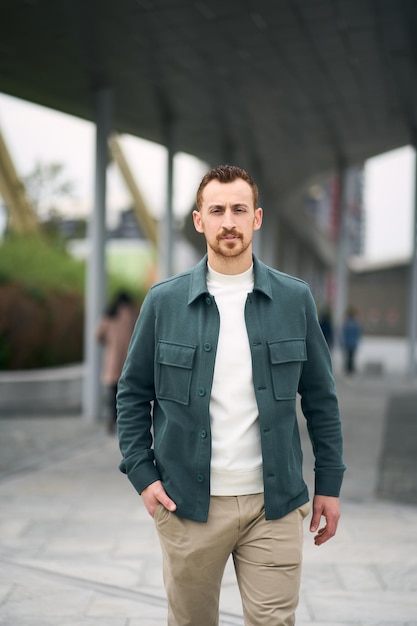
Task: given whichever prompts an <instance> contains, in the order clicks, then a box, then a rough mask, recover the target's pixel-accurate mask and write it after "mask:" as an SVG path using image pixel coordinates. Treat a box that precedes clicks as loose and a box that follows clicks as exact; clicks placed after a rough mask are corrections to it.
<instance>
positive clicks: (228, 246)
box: [209, 230, 252, 257]
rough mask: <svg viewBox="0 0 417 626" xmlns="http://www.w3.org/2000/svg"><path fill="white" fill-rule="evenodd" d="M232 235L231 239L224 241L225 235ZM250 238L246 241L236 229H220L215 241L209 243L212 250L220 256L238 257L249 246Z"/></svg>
mask: <svg viewBox="0 0 417 626" xmlns="http://www.w3.org/2000/svg"><path fill="white" fill-rule="evenodd" d="M228 236H232V237H233V239H230V240H229V241H225V239H224V238H225V237H228ZM251 241H252V240H248V241H246V240H245V239H244V237H243V235H242V234H241V233H238V232H237V231H236V230H231V231H222V232H221V233H220V234H219V235H218V236H217V237H216V240H215V242H213V244H212V245H210V244H209V245H210V248H211V249H212V251H213V252H214V253H215V254H216V255H219V256H222V257H238V256H240V255H241V254H244V253H245V252H246V250H247V249H248V248H249V246H250V244H251Z"/></svg>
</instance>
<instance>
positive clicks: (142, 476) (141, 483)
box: [120, 463, 161, 494]
mask: <svg viewBox="0 0 417 626" xmlns="http://www.w3.org/2000/svg"><path fill="white" fill-rule="evenodd" d="M120 469H121V471H122V472H123V469H122V468H120ZM124 473H127V477H128V479H129V480H130V482H131V483H132V485H133V486H134V488H135V489H136V491H137V492H138V493H139V494H141V493H142V491H143V490H144V489H146V487H149V485H150V484H151V483H154V482H156V481H157V480H161V477H160V475H159V472H158V470H157V469H156V467H155V465H154V464H153V463H149V465H146V467H144V466H143V465H142V466H141V468H140V469H139V470H135V471H132V472H126V471H124Z"/></svg>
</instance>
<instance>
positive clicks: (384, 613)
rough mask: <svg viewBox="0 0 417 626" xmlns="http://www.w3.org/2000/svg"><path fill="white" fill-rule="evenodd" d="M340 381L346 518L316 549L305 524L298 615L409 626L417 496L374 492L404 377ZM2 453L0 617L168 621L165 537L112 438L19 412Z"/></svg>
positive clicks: (89, 623)
mask: <svg viewBox="0 0 417 626" xmlns="http://www.w3.org/2000/svg"><path fill="white" fill-rule="evenodd" d="M338 390H339V396H340V402H341V407H342V413H343V421H344V431H345V448H346V463H347V465H348V468H349V469H348V472H347V474H346V481H345V487H344V492H343V506H342V519H341V523H340V528H339V532H338V534H337V536H336V537H335V538H334V539H333V540H332V541H331V542H329V543H328V544H326V545H324V546H322V547H320V548H316V547H315V546H314V544H313V541H312V537H311V536H310V534H309V532H308V528H307V524H306V533H305V534H306V536H305V548H304V571H303V579H302V588H301V597H300V605H299V608H298V611H297V626H417V507H416V506H412V505H408V504H407V503H396V502H393V501H391V500H389V499H386V500H380V499H377V498H376V497H375V488H376V484H377V481H378V474H379V464H380V453H381V445H382V441H383V434H384V427H385V412H386V405H387V401H388V399H389V398H390V397H391V395H392V393H394V392H395V393H397V394H401V393H402V392H409V390H410V382H409V381H407V380H406V379H405V378H404V377H395V376H390V377H388V378H377V379H372V378H368V379H366V378H364V377H363V376H360V377H358V378H357V379H354V380H349V381H345V380H343V379H342V378H339V379H338ZM300 421H301V422H302V421H303V420H302V418H301V419H300ZM302 426H303V424H302ZM302 437H303V441H304V449H305V466H306V478H307V481H308V482H309V483H310V484H311V482H312V472H311V470H310V466H311V460H312V456H311V452H310V451H309V444H308V441H307V438H306V433H305V431H304V429H303V430H302ZM0 458H1V459H2V461H0V625H2V626H29V625H30V626H162V625H163V624H166V602H165V595H164V589H163V581H162V573H161V556H160V551H159V545H158V542H157V538H156V534H155V531H154V527H153V523H152V521H151V519H150V518H149V517H148V515H147V513H146V511H145V510H144V507H143V506H142V503H141V500H140V498H138V497H137V496H136V494H135V493H134V491H133V488H132V487H131V486H130V484H129V483H128V481H127V479H126V478H125V477H124V476H123V475H122V474H120V473H119V472H118V470H117V465H118V461H119V452H118V448H117V442H116V439H115V438H113V437H108V436H107V435H106V434H105V431H104V427H103V426H102V425H100V424H99V425H88V424H85V423H84V422H83V421H82V420H81V418H80V417H77V416H74V417H59V418H49V419H44V418H39V417H37V418H30V417H29V418H19V417H14V418H13V419H12V418H10V419H3V420H0ZM241 615H242V612H241V606H240V599H239V595H238V592H237V587H236V583H235V579H234V573H233V569H232V567H231V565H230V564H228V566H227V569H226V572H225V577H224V581H223V586H222V595H221V622H220V623H221V626H226V625H242V624H243V620H242V617H241ZM196 626H198V625H196Z"/></svg>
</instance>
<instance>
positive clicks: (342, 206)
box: [333, 168, 349, 337]
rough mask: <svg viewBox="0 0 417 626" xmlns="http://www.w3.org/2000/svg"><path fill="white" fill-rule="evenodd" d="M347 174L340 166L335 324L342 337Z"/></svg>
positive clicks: (345, 282) (346, 235)
mask: <svg viewBox="0 0 417 626" xmlns="http://www.w3.org/2000/svg"><path fill="white" fill-rule="evenodd" d="M347 176H348V170H347V169H346V168H340V170H339V177H340V194H339V207H338V210H339V235H338V242H337V259H336V294H335V302H334V315H333V319H334V326H335V331H336V333H335V334H336V337H340V332H341V329H342V326H343V320H344V316H345V312H346V307H347V298H348V280H349V270H348V257H349V249H348V243H349V242H348V211H347Z"/></svg>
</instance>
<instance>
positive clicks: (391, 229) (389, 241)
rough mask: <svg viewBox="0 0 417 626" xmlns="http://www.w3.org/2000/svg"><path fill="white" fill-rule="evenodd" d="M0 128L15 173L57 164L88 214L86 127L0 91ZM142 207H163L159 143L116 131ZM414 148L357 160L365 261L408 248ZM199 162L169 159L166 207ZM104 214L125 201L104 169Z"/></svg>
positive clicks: (180, 210)
mask: <svg viewBox="0 0 417 626" xmlns="http://www.w3.org/2000/svg"><path fill="white" fill-rule="evenodd" d="M0 129H1V130H2V133H3V135H4V137H5V139H6V142H7V145H8V148H9V151H10V152H11V155H12V158H13V160H14V162H15V166H16V168H17V170H18V173H19V175H21V176H25V175H27V174H28V173H29V172H30V171H31V170H33V167H34V164H35V162H36V160H41V161H43V162H46V163H48V162H49V163H50V162H59V163H63V164H64V165H65V171H66V173H67V178H68V179H69V180H71V181H73V182H74V183H75V192H76V196H77V198H76V200H75V202H74V201H72V203H71V211H72V212H73V213H78V214H84V215H85V214H86V213H87V212H89V210H90V208H91V204H92V196H93V180H94V179H93V163H94V138H95V133H94V126H93V124H91V123H89V122H86V121H83V120H80V119H78V118H74V117H71V116H68V115H65V114H62V113H58V112H55V111H51V110H50V109H46V108H44V107H40V106H36V105H32V104H29V103H27V102H23V101H21V100H17V99H15V98H11V97H9V96H5V95H2V94H0ZM122 146H123V148H124V150H125V153H126V156H127V158H128V161H129V164H130V166H131V168H132V170H133V173H134V175H135V177H136V180H137V182H138V184H139V186H140V188H141V190H142V193H143V195H144V197H145V200H146V201H147V203H148V206H149V209H150V210H151V211H152V212H153V213H154V215H156V216H159V215H161V214H162V212H163V210H164V202H165V188H166V179H165V172H166V150H165V148H163V147H162V146H159V145H156V144H152V143H150V142H147V141H144V140H141V139H137V138H134V137H130V136H124V138H123V144H122ZM414 160H415V154H414V150H412V149H411V148H410V147H404V148H400V149H399V150H395V151H393V152H390V153H386V154H385V155H380V156H379V157H375V158H373V159H370V160H368V161H367V162H366V164H365V197H364V201H365V212H366V238H365V256H366V257H367V258H369V259H372V260H384V259H392V258H398V257H404V256H407V255H409V254H410V253H411V250H412V232H413V226H412V225H413V194H414V191H413V189H414V171H415V166H414ZM206 170H207V165H206V164H204V163H202V162H201V161H199V160H198V159H196V158H194V157H192V156H189V155H184V154H180V155H177V156H176V158H175V172H176V176H175V180H174V211H175V213H176V214H177V215H178V216H182V215H185V214H186V213H188V211H189V210H190V208H191V206H192V204H193V201H194V196H195V190H196V187H197V185H198V183H199V181H200V180H201V177H202V176H203V174H204V172H205V171H206ZM108 194H109V198H108V203H109V219H110V220H113V221H114V219H115V217H116V214H117V211H118V210H120V209H121V208H126V207H128V206H129V204H130V199H129V194H128V192H127V190H126V188H125V186H124V183H123V181H122V179H121V177H120V175H119V174H118V172H117V168H116V167H114V166H112V167H111V168H110V172H109V182H108Z"/></svg>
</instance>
